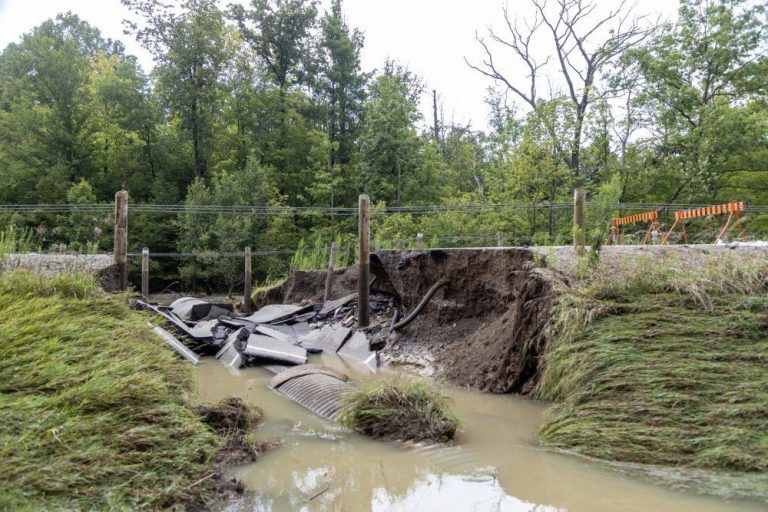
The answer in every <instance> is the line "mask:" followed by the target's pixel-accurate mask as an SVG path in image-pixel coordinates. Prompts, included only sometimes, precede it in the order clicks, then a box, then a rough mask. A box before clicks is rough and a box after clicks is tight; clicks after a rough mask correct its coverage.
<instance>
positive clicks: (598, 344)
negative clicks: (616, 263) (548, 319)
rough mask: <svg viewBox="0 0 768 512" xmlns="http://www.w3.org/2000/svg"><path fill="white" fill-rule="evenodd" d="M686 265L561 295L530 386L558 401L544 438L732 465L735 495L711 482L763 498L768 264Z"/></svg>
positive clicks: (718, 259) (578, 448) (620, 452)
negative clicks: (537, 372) (536, 375)
mask: <svg viewBox="0 0 768 512" xmlns="http://www.w3.org/2000/svg"><path fill="white" fill-rule="evenodd" d="M685 263H686V262H681V261H677V262H674V264H672V263H670V262H664V264H657V265H654V264H653V262H652V261H651V260H640V261H639V262H638V264H637V265H635V266H633V268H627V269H623V270H622V271H619V272H606V271H604V270H603V271H602V272H596V273H595V274H594V275H593V276H592V277H591V280H590V281H589V282H588V283H587V284H586V285H585V286H584V287H583V288H580V289H575V290H574V289H571V290H564V291H563V292H562V294H561V299H560V305H559V313H558V316H557V318H556V319H555V321H554V323H553V324H552V327H551V328H552V332H551V333H550V339H551V340H553V341H551V342H550V345H549V349H548V351H547V353H546V355H545V356H544V360H543V372H542V374H541V379H540V381H539V383H538V386H537V389H536V394H537V395H538V397H539V398H543V399H546V400H551V401H554V402H556V404H555V405H554V407H553V409H552V411H551V412H550V414H549V416H548V421H547V423H546V424H545V425H544V426H543V427H542V429H541V431H540V439H541V440H542V442H543V443H544V444H546V445H549V446H553V447H556V448H560V449H565V450H569V451H573V452H576V453H580V454H583V455H586V456H589V457H596V458H601V459H607V460H613V461H622V462H631V463H639V464H651V465H664V466H673V467H677V468H695V469H705V470H712V471H715V472H727V473H731V474H734V475H737V476H738V478H739V479H741V483H739V484H738V486H737V487H738V488H739V490H738V491H737V490H735V487H730V488H727V487H728V486H725V487H724V488H719V487H717V484H715V486H714V488H711V489H709V490H711V491H713V492H719V493H723V494H737V495H743V496H750V497H758V498H761V499H764V500H768V295H766V292H768V262H766V261H764V259H754V260H749V259H746V258H740V259H736V258H735V257H732V256H730V255H724V256H712V257H711V258H708V259H706V260H704V261H703V262H699V263H697V264H695V265H686V264H685ZM715 481H716V482H717V480H715ZM724 481H725V480H724ZM731 482H732V480H731ZM728 485H731V484H728Z"/></svg>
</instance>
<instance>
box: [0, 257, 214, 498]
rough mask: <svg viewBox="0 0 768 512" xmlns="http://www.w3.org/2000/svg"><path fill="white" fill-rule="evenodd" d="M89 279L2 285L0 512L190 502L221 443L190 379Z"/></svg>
mask: <svg viewBox="0 0 768 512" xmlns="http://www.w3.org/2000/svg"><path fill="white" fill-rule="evenodd" d="M146 321H147V318H146V317H145V316H144V315H142V314H140V313H137V312H134V311H131V310H130V309H129V308H128V307H127V305H126V304H125V301H124V299H123V298H121V297H114V296H109V295H107V294H105V293H103V292H101V290H100V289H99V288H98V287H97V286H96V284H95V283H94V281H93V279H92V278H91V277H88V276H84V275H70V276H64V277H57V278H41V277H38V276H33V275H30V274H27V273H23V272H13V273H10V274H3V275H0V488H2V492H0V509H3V510H41V509H42V510H53V509H56V510H59V509H77V510H81V509H98V510H104V509H118V510H136V509H150V510H156V509H159V508H163V507H166V506H168V505H170V504H172V503H180V502H184V501H185V500H187V499H188V498H189V497H190V492H192V491H191V490H190V489H189V486H190V484H192V483H193V482H195V481H196V480H198V479H199V478H201V477H202V476H203V475H204V473H205V472H206V470H207V469H209V468H210V461H211V459H212V457H213V454H214V453H215V452H216V450H217V449H218V447H219V446H220V444H221V442H222V441H221V438H219V437H217V436H216V435H214V434H213V432H212V431H211V430H210V429H209V428H208V427H206V426H205V425H204V424H203V423H202V422H201V420H200V419H199V417H198V416H196V415H195V414H194V413H193V412H192V411H191V410H190V409H189V408H188V407H187V406H186V403H185V401H184V397H185V395H186V394H187V393H188V392H189V390H190V386H191V382H192V381H191V373H190V368H189V367H187V366H186V365H185V364H184V363H183V362H181V361H180V360H178V359H177V357H176V355H175V354H174V353H173V352H172V351H170V350H166V349H165V348H164V346H163V344H162V342H161V341H160V340H159V339H157V338H156V337H155V335H154V334H153V333H152V332H151V331H150V330H149V329H148V328H147V326H146Z"/></svg>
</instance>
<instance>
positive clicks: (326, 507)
mask: <svg viewBox="0 0 768 512" xmlns="http://www.w3.org/2000/svg"><path fill="white" fill-rule="evenodd" d="M318 362H319V361H318ZM326 363H327V361H326ZM197 375H198V396H197V397H196V399H197V400H199V401H201V402H215V401H218V400H220V399H222V398H225V397H228V396H236V397H240V398H242V399H244V400H245V401H246V402H248V403H250V404H252V405H257V406H259V407H261V408H262V409H263V410H264V415H265V421H264V424H263V425H262V426H261V427H260V428H259V430H258V432H257V436H258V438H259V439H270V438H280V439H282V440H283V443H284V444H283V445H282V446H280V447H279V448H276V449H275V450H273V451H271V452H269V453H267V454H266V455H264V456H263V457H262V458H261V459H260V460H259V461H258V462H256V463H254V464H250V465H246V466H241V467H237V468H233V469H232V470H231V471H232V474H234V475H236V476H237V477H239V478H240V479H241V480H242V481H243V482H244V483H245V484H246V485H247V486H248V488H249V489H250V490H252V491H255V492H254V494H253V495H252V496H249V497H248V498H244V499H243V500H241V501H237V502H232V503H230V504H229V505H228V506H227V508H226V510H228V511H232V512H235V511H246V510H248V511H275V512H282V511H297V510H301V511H355V512H357V511H361V512H362V511H376V512H379V511H381V512H383V511H440V512H445V511H462V512H463V511H473V510H476V511H536V512H545V511H546V512H549V511H566V510H567V511H574V512H575V511H591V512H594V511H616V510H623V511H648V510H653V511H656V512H661V511H678V512H679V511H697V512H707V511H713V512H714V511H718V512H723V511H737V510H738V511H752V510H755V511H756V510H765V508H764V506H763V505H760V504H758V503H755V502H747V501H726V500H723V499H719V498H715V497H705V496H697V495H695V494H689V493H686V492H681V491H675V490H672V489H670V488H667V487H663V486H659V485H655V484H653V483H650V482H649V481H647V480H645V479H643V478H639V477H630V476H625V475H623V474H622V473H621V472H619V471H617V470H615V469H612V468H610V467H608V466H606V465H604V464H600V463H597V462H590V461H586V460H583V459H579V458H576V457H573V456H568V455H563V454H558V453H552V452H549V451H545V450H542V449H541V448H539V447H538V446H537V444H536V430H537V428H538V427H539V425H540V424H541V423H542V421H543V414H544V409H545V407H544V405H543V404H539V403H536V402H532V401H530V400H525V399H522V398H518V397H515V396H511V395H490V394H483V393H478V392H469V391H462V390H459V389H450V390H449V394H450V395H451V396H452V398H453V400H454V404H455V410H456V412H457V414H458V416H459V417H460V418H461V419H462V421H463V423H464V429H463V432H462V433H461V434H460V437H459V443H458V444H457V445H456V446H449V447H443V448H418V447H417V448H413V447H403V446H398V445H395V444H392V443H385V442H379V441H373V440H369V439H367V438H365V437H362V436H360V435H357V434H353V433H350V432H348V431H345V430H343V429H340V428H338V427H335V426H333V425H330V424H328V423H326V422H324V421H323V420H321V419H319V418H317V417H316V416H314V415H313V414H312V413H310V412H308V411H306V410H305V409H303V408H301V407H300V406H298V405H296V404H295V403H293V402H291V401H289V400H286V399H285V398H282V397H281V396H280V395H278V394H277V393H274V392H272V391H270V390H268V389H267V388H266V385H265V384H266V382H267V381H268V380H269V379H270V378H271V376H272V374H270V373H269V372H268V371H266V370H264V369H261V368H247V369H243V370H240V371H239V372H238V373H237V374H232V373H230V371H228V370H227V369H226V368H225V367H224V366H222V365H221V364H220V363H219V362H218V361H215V360H204V361H202V362H201V365H200V367H199V369H198V374H197ZM358 377H360V376H359V375H358Z"/></svg>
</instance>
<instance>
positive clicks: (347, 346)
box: [336, 331, 379, 368]
mask: <svg viewBox="0 0 768 512" xmlns="http://www.w3.org/2000/svg"><path fill="white" fill-rule="evenodd" d="M336 353H337V354H338V355H339V357H341V358H343V359H347V360H349V361H354V362H357V363H362V364H364V365H366V366H368V367H369V368H376V367H377V366H378V365H379V364H378V357H377V356H376V352H374V351H373V350H371V346H370V343H369V342H368V337H367V336H366V335H365V333H363V332H360V331H357V332H356V333H355V334H353V335H352V336H351V337H350V338H349V340H348V341H347V342H346V343H344V344H343V345H342V346H341V348H340V349H339V350H338V351H337V352H336Z"/></svg>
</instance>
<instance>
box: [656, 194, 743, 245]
mask: <svg viewBox="0 0 768 512" xmlns="http://www.w3.org/2000/svg"><path fill="white" fill-rule="evenodd" d="M743 211H744V201H731V202H730V203H726V204H719V205H716V206H705V207H703V208H692V209H689V210H679V211H676V212H675V223H674V224H672V227H671V228H670V230H669V233H667V234H666V235H665V236H664V239H663V240H662V241H661V243H666V242H667V240H669V237H670V236H671V235H672V231H674V230H675V226H677V225H678V224H680V225H681V226H682V227H683V238H684V240H685V243H686V244H687V243H688V231H687V230H686V229H685V221H686V220H688V219H698V218H701V217H709V216H710V215H724V214H726V213H727V214H728V220H726V222H725V225H724V226H723V227H722V229H721V230H720V233H719V234H718V235H717V238H716V239H715V243H718V242H720V241H721V240H722V238H723V236H724V235H725V234H726V233H727V232H728V230H729V229H731V228H732V227H733V226H738V228H739V232H740V233H741V238H742V239H743V240H744V241H745V242H746V241H747V235H746V234H745V233H744V228H743V227H742V225H741V222H739V220H740V218H741V212H743ZM734 217H736V222H734V223H733V226H732V225H731V221H733V219H734Z"/></svg>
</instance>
